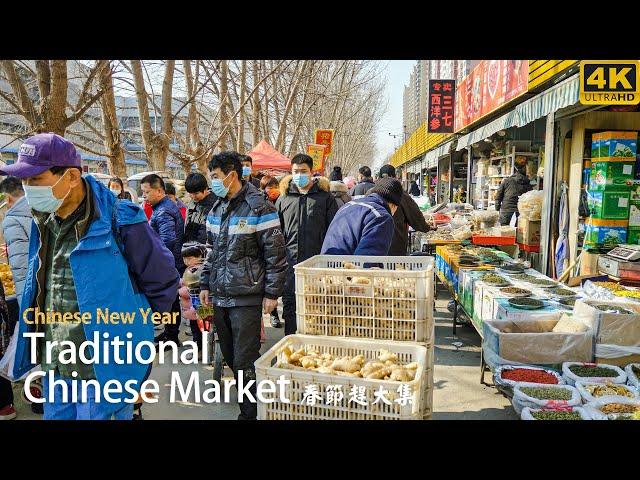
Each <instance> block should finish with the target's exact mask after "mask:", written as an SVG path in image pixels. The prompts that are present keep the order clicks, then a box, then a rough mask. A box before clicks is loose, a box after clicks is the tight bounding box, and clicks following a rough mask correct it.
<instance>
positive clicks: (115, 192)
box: [109, 188, 122, 197]
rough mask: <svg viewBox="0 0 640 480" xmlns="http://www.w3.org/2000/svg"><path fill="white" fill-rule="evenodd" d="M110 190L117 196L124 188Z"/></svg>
mask: <svg viewBox="0 0 640 480" xmlns="http://www.w3.org/2000/svg"><path fill="white" fill-rule="evenodd" d="M109 190H111V193H113V194H114V195H115V196H116V197H117V196H118V195H120V194H121V193H122V190H120V189H119V188H110V189H109Z"/></svg>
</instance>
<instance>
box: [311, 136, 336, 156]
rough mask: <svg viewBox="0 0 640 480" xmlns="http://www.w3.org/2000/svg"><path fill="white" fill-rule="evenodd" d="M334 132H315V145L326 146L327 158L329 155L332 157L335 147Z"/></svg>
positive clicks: (325, 153) (325, 154)
mask: <svg viewBox="0 0 640 480" xmlns="http://www.w3.org/2000/svg"><path fill="white" fill-rule="evenodd" d="M333 132H334V131H333V130H332V129H326V130H321V129H317V130H316V131H315V142H314V143H315V144H316V145H325V147H326V148H325V150H324V156H325V158H326V157H328V156H329V155H331V150H332V148H331V147H333Z"/></svg>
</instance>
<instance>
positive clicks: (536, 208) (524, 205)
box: [518, 190, 544, 221]
mask: <svg viewBox="0 0 640 480" xmlns="http://www.w3.org/2000/svg"><path fill="white" fill-rule="evenodd" d="M543 198H544V191H542V190H531V191H529V192H527V193H523V194H522V195H520V198H519V199H518V211H519V212H520V216H522V217H524V218H527V219H529V220H533V221H536V220H540V217H541V214H542V199H543Z"/></svg>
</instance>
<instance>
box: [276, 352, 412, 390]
mask: <svg viewBox="0 0 640 480" xmlns="http://www.w3.org/2000/svg"><path fill="white" fill-rule="evenodd" d="M277 366H278V367H280V368H288V369H294V370H295V369H303V370H312V371H315V372H318V373H324V374H329V375H339V376H343V377H357V378H366V379H372V380H391V381H396V382H410V381H412V380H414V379H415V377H416V371H417V369H418V364H417V363H415V362H413V363H409V364H407V365H400V364H399V363H398V355H396V354H395V353H392V352H390V351H388V350H384V349H381V350H380V352H379V354H378V358H377V360H370V361H365V357H364V356H363V355H356V356H355V357H351V356H342V357H334V356H333V355H332V354H330V353H322V354H321V353H319V352H317V351H316V350H313V349H311V348H310V349H309V350H307V349H305V348H304V347H302V348H300V349H298V350H296V351H295V352H294V351H292V350H291V348H289V347H285V348H284V349H283V350H282V360H281V361H280V362H279V363H278V365H277Z"/></svg>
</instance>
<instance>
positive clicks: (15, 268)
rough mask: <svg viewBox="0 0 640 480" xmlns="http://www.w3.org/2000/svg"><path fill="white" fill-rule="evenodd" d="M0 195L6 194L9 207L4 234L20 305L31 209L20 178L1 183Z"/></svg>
mask: <svg viewBox="0 0 640 480" xmlns="http://www.w3.org/2000/svg"><path fill="white" fill-rule="evenodd" d="M0 193H4V195H5V197H6V200H7V207H9V209H8V210H7V214H6V215H5V217H4V220H3V221H2V232H3V234H4V239H5V242H6V243H7V249H8V251H9V265H10V266H11V272H12V273H13V283H14V285H15V286H16V297H17V299H18V304H20V303H21V301H22V290H23V289H24V280H25V278H26V276H27V264H28V262H27V261H28V259H29V236H30V235H31V220H32V217H31V208H30V207H29V204H28V203H27V200H26V198H25V196H24V190H23V189H22V181H21V180H20V179H19V178H16V177H7V178H5V179H4V180H3V181H2V182H1V183H0Z"/></svg>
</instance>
